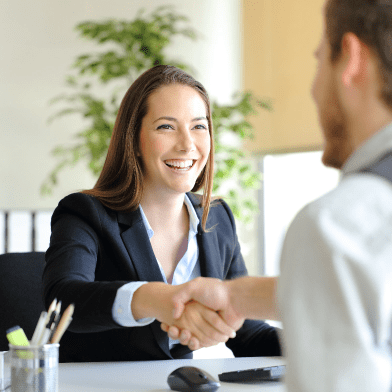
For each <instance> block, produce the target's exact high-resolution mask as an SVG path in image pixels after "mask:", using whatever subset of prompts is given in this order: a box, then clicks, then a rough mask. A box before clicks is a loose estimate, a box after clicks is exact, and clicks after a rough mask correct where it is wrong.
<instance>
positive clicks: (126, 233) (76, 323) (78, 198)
mask: <svg viewBox="0 0 392 392" xmlns="http://www.w3.org/2000/svg"><path fill="white" fill-rule="evenodd" d="M188 197H189V198H190V200H191V202H192V204H193V206H194V207H195V210H196V213H197V215H198V217H199V219H200V221H201V216H202V213H203V209H202V208H201V207H200V205H199V200H200V198H199V196H197V195H195V194H191V193H188ZM51 226H52V235H51V238H50V246H49V248H48V250H47V252H46V266H45V270H44V273H43V287H44V300H45V305H46V307H47V308H48V307H49V304H50V303H51V302H52V301H53V299H54V298H57V299H58V300H61V301H62V308H63V309H65V308H66V307H67V306H68V304H71V303H73V304H75V312H74V315H73V321H72V323H71V325H70V327H69V328H68V331H67V332H66V333H65V334H64V336H63V338H62V340H61V344H60V362H85V361H86V362H99V361H131V360H138V361H140V360H155V359H156V360H162V359H170V358H191V357H192V355H191V351H190V350H189V349H188V347H186V346H181V345H177V346H176V347H175V348H173V349H172V350H171V351H170V350H169V340H168V336H167V334H166V333H165V332H163V331H162V330H161V328H160V323H159V322H158V321H154V322H153V323H152V324H150V325H147V326H144V327H123V326H120V325H119V324H117V323H116V322H115V321H114V320H113V317H112V306H113V302H114V299H115V297H116V293H117V290H118V289H119V288H120V287H121V286H123V285H124V284H126V283H128V282H130V281H149V282H154V281H163V279H162V275H161V272H160V269H159V267H158V264H157V261H156V258H155V255H154V252H153V249H152V247H151V243H150V240H149V238H148V235H147V231H146V228H145V226H144V223H143V220H142V216H141V213H140V209H139V208H138V209H137V210H135V211H132V212H119V211H114V210H111V209H110V208H107V207H105V206H103V205H102V203H101V202H99V201H98V200H97V199H96V198H94V197H92V196H89V195H85V194H82V193H74V194H71V195H69V196H67V197H65V198H64V199H62V200H61V201H60V202H59V205H58V207H57V208H56V209H55V211H54V213H53V216H52V222H51ZM206 227H207V231H206V232H205V231H203V230H202V228H201V225H200V224H199V228H198V233H197V242H198V246H199V261H200V269H201V275H202V276H207V277H214V278H219V279H233V278H236V277H239V276H243V275H246V274H247V270H246V267H245V264H244V260H243V258H242V255H241V251H240V245H239V243H238V239H237V235H236V229H235V223H234V218H233V215H232V212H231V211H230V209H229V207H228V206H227V204H226V203H225V202H224V201H222V200H219V201H216V202H214V203H213V205H212V206H211V209H210V213H209V216H208V220H207V225H206ZM209 228H210V230H208V229H209ZM226 345H227V346H228V347H229V348H230V349H231V350H232V351H233V353H234V355H235V356H275V355H281V349H280V345H279V339H278V334H277V331H276V329H275V328H273V327H271V326H269V325H268V324H266V323H264V322H262V321H254V320H246V321H245V323H244V325H243V326H242V327H241V329H240V330H239V331H237V336H236V338H234V339H230V340H229V341H228V342H227V343H226Z"/></svg>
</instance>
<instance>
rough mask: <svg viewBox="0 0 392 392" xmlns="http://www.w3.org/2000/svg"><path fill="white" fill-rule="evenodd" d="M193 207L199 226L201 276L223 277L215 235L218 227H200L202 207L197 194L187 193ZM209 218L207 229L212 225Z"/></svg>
mask: <svg viewBox="0 0 392 392" xmlns="http://www.w3.org/2000/svg"><path fill="white" fill-rule="evenodd" d="M187 195H188V197H189V199H190V201H191V203H192V205H193V207H194V208H195V211H196V214H197V217H198V218H199V221H200V222H199V227H198V233H197V244H198V246H199V261H200V272H201V276H205V277H211V278H219V279H223V265H222V262H221V256H220V251H219V242H218V237H217V235H216V230H218V228H213V229H212V230H211V231H209V232H208V231H207V232H205V231H203V229H202V227H201V218H202V216H203V208H202V207H201V206H200V199H199V196H197V195H195V194H192V193H187ZM213 208H214V207H211V209H210V215H209V217H210V216H211V210H212V209H213ZM213 225H214V223H211V220H210V219H208V220H207V225H206V227H207V230H208V228H209V227H211V226H213Z"/></svg>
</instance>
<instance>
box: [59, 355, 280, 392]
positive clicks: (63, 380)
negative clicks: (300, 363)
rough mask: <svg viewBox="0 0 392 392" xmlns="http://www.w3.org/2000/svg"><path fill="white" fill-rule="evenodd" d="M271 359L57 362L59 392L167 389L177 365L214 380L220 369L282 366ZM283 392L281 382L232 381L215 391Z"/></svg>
mask: <svg viewBox="0 0 392 392" xmlns="http://www.w3.org/2000/svg"><path fill="white" fill-rule="evenodd" d="M282 364H284V360H283V359H282V358H278V357H272V358H262V357H258V358H218V359H187V360H179V359H178V360H168V361H148V362H109V363H81V364H76V363H75V364H74V363H65V364H60V369H59V392H75V391H77V392H121V391H127V392H138V391H150V392H168V391H170V388H169V386H168V384H167V382H166V380H167V376H168V375H169V374H170V373H171V372H172V371H173V370H174V369H176V368H178V367H180V366H195V367H198V368H200V369H203V370H205V371H207V372H208V373H210V374H211V375H212V376H213V377H214V378H215V379H216V380H217V381H218V374H219V373H222V372H227V371H232V370H241V369H251V368H256V367H263V366H274V365H282ZM225 391H232V392H234V391H238V392H243V391H258V392H263V391H270V392H285V391H286V388H285V386H284V385H283V383H282V382H276V381H273V382H264V383H257V384H252V385H249V384H233V383H225V382H221V387H220V388H219V389H218V392H225Z"/></svg>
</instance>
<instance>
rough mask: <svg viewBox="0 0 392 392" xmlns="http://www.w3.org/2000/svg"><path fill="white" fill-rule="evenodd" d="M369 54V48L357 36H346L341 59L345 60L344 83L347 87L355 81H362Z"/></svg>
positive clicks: (347, 34)
mask: <svg viewBox="0 0 392 392" xmlns="http://www.w3.org/2000/svg"><path fill="white" fill-rule="evenodd" d="M368 52H369V51H368V48H367V46H366V45H365V44H364V43H363V42H362V41H361V40H360V39H359V38H358V37H357V36H356V35H355V34H353V33H346V34H344V36H343V38H342V52H341V58H342V59H344V69H343V73H342V82H343V84H344V85H345V86H346V87H348V86H349V85H350V84H352V82H353V80H354V79H358V78H359V79H362V77H363V74H362V73H363V72H364V71H365V69H366V65H365V59H366V57H367V55H368V54H369V53H368Z"/></svg>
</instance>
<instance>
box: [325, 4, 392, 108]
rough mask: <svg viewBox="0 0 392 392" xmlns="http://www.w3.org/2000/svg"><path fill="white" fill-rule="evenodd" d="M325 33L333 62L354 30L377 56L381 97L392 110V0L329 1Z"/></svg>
mask: <svg viewBox="0 0 392 392" xmlns="http://www.w3.org/2000/svg"><path fill="white" fill-rule="evenodd" d="M325 20H326V34H327V38H328V40H329V43H330V47H331V60H332V62H333V61H335V60H336V59H338V58H339V56H340V53H341V43H342V38H343V36H344V34H345V33H348V32H351V33H354V34H355V35H356V36H357V37H358V38H359V39H360V40H361V41H362V42H363V43H364V44H365V45H367V46H368V47H369V48H370V49H371V50H372V51H373V53H374V54H375V55H376V57H377V59H378V63H379V71H380V76H381V83H382V85H381V99H382V100H383V101H384V102H385V103H386V104H387V105H388V106H389V107H390V108H391V109H392V0H329V1H328V3H327V5H326V14H325Z"/></svg>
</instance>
